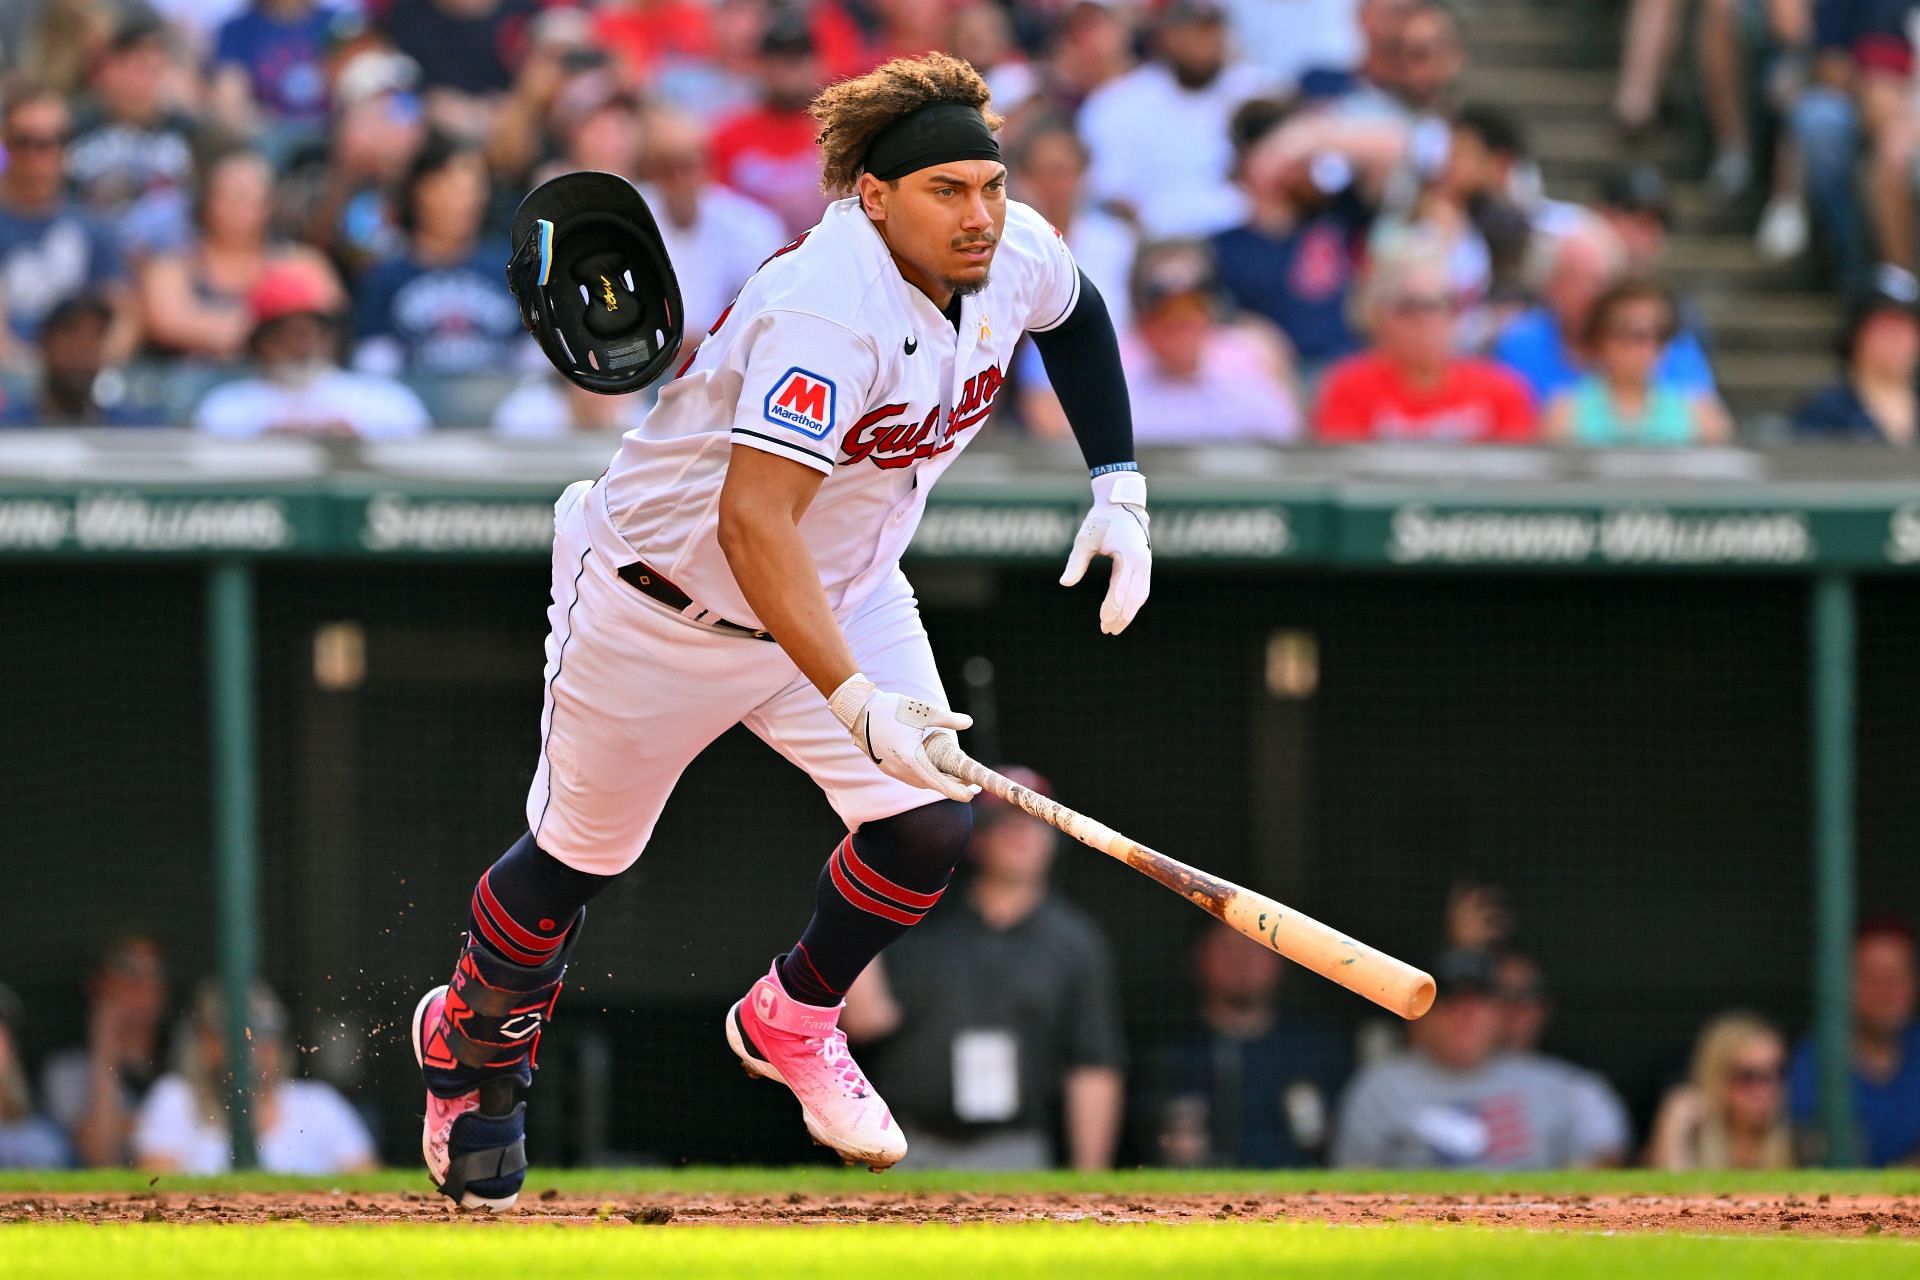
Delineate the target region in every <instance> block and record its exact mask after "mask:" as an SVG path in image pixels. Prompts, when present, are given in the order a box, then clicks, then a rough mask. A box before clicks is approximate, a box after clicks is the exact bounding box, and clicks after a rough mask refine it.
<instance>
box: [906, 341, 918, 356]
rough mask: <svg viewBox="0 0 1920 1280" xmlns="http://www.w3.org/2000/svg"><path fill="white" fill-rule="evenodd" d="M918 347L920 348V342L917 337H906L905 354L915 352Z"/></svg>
mask: <svg viewBox="0 0 1920 1280" xmlns="http://www.w3.org/2000/svg"><path fill="white" fill-rule="evenodd" d="M919 349H920V343H919V341H918V340H917V339H914V338H908V339H907V354H908V355H912V354H913V353H914V352H916V351H918V350H919Z"/></svg>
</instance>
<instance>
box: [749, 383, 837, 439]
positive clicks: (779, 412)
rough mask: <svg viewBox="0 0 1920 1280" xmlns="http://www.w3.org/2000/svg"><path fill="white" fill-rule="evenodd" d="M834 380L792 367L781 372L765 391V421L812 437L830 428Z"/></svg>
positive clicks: (820, 435) (815, 437)
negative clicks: (770, 387)
mask: <svg viewBox="0 0 1920 1280" xmlns="http://www.w3.org/2000/svg"><path fill="white" fill-rule="evenodd" d="M833 400H834V387H833V379H831V378H823V377H821V376H820V375H819V374H817V373H809V372H808V371H807V370H805V369H800V368H793V369H789V370H787V371H786V372H785V373H783V374H781V375H780V380H779V381H778V382H776V383H774V384H773V390H771V391H769V392H767V399H766V402H765V404H764V406H763V412H764V414H765V416H766V419H767V421H768V422H771V423H773V425H775V426H776V427H786V428H787V429H788V430H790V431H798V432H799V433H800V434H801V435H804V436H807V437H810V438H811V439H814V440H824V439H826V438H827V433H828V432H829V431H832V430H833Z"/></svg>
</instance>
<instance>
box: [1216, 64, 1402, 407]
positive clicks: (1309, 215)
mask: <svg viewBox="0 0 1920 1280" xmlns="http://www.w3.org/2000/svg"><path fill="white" fill-rule="evenodd" d="M1288 114H1289V112H1288V109H1287V108H1286V107H1285V106H1283V105H1282V104H1280V103H1278V102H1274V101H1272V100H1269V99H1264V98H1260V99H1255V100H1254V101H1252V102H1249V103H1247V104H1246V105H1244V106H1242V107H1241V108H1240V110H1239V111H1237V112H1235V113H1234V117H1233V121H1232V124H1231V126H1230V127H1231V131H1232V134H1233V143H1234V156H1235V168H1236V170H1237V176H1238V177H1239V180H1240V182H1241V184H1242V185H1243V186H1245V187H1246V188H1247V194H1248V201H1249V205H1250V209H1251V215H1250V217H1249V218H1248V220H1247V221H1246V222H1245V223H1242V224H1241V225H1240V226H1237V227H1229V228H1228V229H1227V230H1225V231H1220V232H1216V233H1215V234H1214V236H1213V238H1212V243H1213V253H1214V261H1215V263H1216V265H1217V269H1218V271H1219V276H1220V284H1221V286H1222V287H1223V288H1224V289H1225V290H1226V291H1227V293H1228V295H1229V296H1230V297H1231V298H1232V299H1233V302H1234V305H1235V306H1237V307H1239V308H1240V309H1241V310H1243V311H1249V312H1252V313H1253V314H1254V315H1258V316H1264V317H1266V318H1267V319H1268V320H1271V321H1273V323H1274V324H1275V325H1277V326H1279V328H1280V331H1281V332H1283V333H1285V334H1286V335H1287V340H1288V341H1289V342H1291V343H1292V344H1293V349H1294V352H1295V354H1297V355H1298V357H1299V359H1300V362H1301V364H1302V365H1303V366H1304V367H1305V368H1306V369H1308V370H1309V371H1311V370H1314V369H1318V368H1321V367H1324V366H1325V365H1327V364H1330V363H1332V362H1333V361H1335V360H1338V359H1339V358H1340V357H1342V356H1346V355H1351V354H1353V352H1355V351H1356V350H1358V349H1359V345H1360V344H1359V340H1358V339H1357V338H1356V337H1355V336H1354V333H1353V330H1352V328H1351V327H1350V326H1349V325H1348V323H1347V310H1348V306H1347V304H1348V298H1349V296H1350V295H1351V293H1352V291H1353V284H1354V280H1355V278H1356V276H1357V275H1358V269H1359V262H1360V257H1361V254H1362V253H1363V251H1364V249H1365V247H1366V238H1367V227H1368V225H1369V223H1370V222H1371V221H1372V218H1373V210H1372V207H1371V205H1370V203H1369V202H1368V201H1367V200H1366V199H1364V198H1363V197H1362V195H1361V194H1360V191H1359V188H1360V186H1361V185H1362V180H1361V177H1360V175H1358V174H1357V173H1356V171H1355V168H1354V166H1353V165H1352V164H1351V163H1349V162H1348V161H1347V160H1346V159H1345V157H1343V156H1341V155H1339V154H1337V153H1334V152H1328V153H1324V154H1322V155H1321V156H1320V157H1319V158H1318V159H1317V160H1316V161H1313V162H1303V163H1301V164H1297V165H1291V166H1288V168H1287V170H1286V171H1285V172H1284V173H1282V174H1280V175H1277V176H1276V177H1275V178H1274V179H1273V180H1270V181H1266V180H1263V181H1260V182H1254V181H1250V180H1249V175H1248V173H1247V169H1246V159H1247V155H1248V153H1249V152H1250V151H1252V150H1253V148H1254V147H1255V146H1257V145H1258V144H1259V143H1260V142H1261V141H1262V140H1263V139H1265V138H1266V137H1267V136H1268V135H1270V134H1271V133H1272V132H1273V131H1274V130H1275V129H1278V128H1280V127H1281V126H1282V125H1283V124H1284V123H1285V122H1286V120H1287V117H1288Z"/></svg>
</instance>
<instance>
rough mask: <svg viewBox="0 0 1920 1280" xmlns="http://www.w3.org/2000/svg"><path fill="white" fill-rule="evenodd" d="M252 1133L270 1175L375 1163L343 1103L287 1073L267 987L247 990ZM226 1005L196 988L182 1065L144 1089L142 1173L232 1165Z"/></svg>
mask: <svg viewBox="0 0 1920 1280" xmlns="http://www.w3.org/2000/svg"><path fill="white" fill-rule="evenodd" d="M250 1013H251V1016H250V1018H249V1019H248V1022H249V1029H250V1030H251V1031H252V1033H253V1034H252V1044H253V1064H252V1066H253V1080H254V1087H253V1133H254V1144H255V1146H256V1148H257V1149H258V1155H259V1163H260V1167H261V1168H262V1169H264V1170H266V1171H267V1172H269V1173H306V1174H322V1173H353V1172H358V1171H361V1170H365V1169H372V1168H375V1167H376V1166H377V1165H378V1163H379V1162H378V1160H377V1159H376V1157H375V1155H374V1149H373V1139H372V1138H371V1137H370V1136H369V1135H368V1133H367V1127H366V1125H365V1124H364V1123H362V1122H361V1119H360V1116H359V1114H358V1113H357V1112H355V1111H354V1109H353V1108H352V1106H350V1105H349V1104H348V1103H347V1100H346V1099H345V1098H343V1097H341V1096H340V1094H339V1093H338V1092H337V1091H336V1090H335V1089H334V1088H333V1087H332V1086H331V1085H327V1084H322V1083H321V1082H319V1081H317V1080H293V1079H289V1078H288V1067H289V1064H290V1059H291V1053H290V1048H289V1046H288V1044H287V1037H286V1026H287V1016H286V1011H285V1010H284V1009H283V1008H282V1007H281V1005H280V1002H279V1001H278V1000H276V999H274V996H273V993H272V992H271V991H269V990H267V988H266V987H265V986H256V987H255V988H254V992H253V1000H252V1009H251V1010H250ZM225 1028H226V1001H225V1000H224V999H223V998H222V996H221V991H220V987H219V985H218V984H217V983H215V982H213V981H212V980H209V981H207V982H203V983H201V985H200V989H199V992H198V994H197V995H196V996H195V998H194V1003H193V1012H192V1014H191V1015H190V1017H189V1019H188V1021H187V1023H186V1025H185V1026H184V1027H183V1029H182V1033H181V1036H180V1042H179V1046H178V1049H179V1052H178V1062H179V1069H178V1070H176V1071H173V1072H169V1073H168V1074H166V1075H164V1076H161V1077H160V1079H158V1080H156V1081H155V1082H154V1085H153V1088H152V1089H151V1090H149V1091H148V1093H147V1097H146V1101H145V1102H143V1103H142V1104H141V1107H140V1114H139V1117H138V1119H136V1120H135V1122H134V1129H133V1149H134V1154H135V1156H136V1158H137V1159H138V1161H139V1165H140V1167H141V1168H142V1169H154V1170H159V1171H164V1172H170V1173H224V1172H226V1171H227V1170H229V1169H231V1168H232V1167H233V1147H232V1144H231V1143H230V1142H229V1140H228V1130H227V1102H226V1091H227V1069H226V1034H225Z"/></svg>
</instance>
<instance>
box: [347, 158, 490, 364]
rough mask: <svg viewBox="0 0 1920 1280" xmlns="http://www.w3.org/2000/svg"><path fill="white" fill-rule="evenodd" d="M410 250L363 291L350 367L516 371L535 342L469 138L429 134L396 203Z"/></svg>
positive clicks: (374, 273)
mask: <svg viewBox="0 0 1920 1280" xmlns="http://www.w3.org/2000/svg"><path fill="white" fill-rule="evenodd" d="M399 205H400V208H399V213H400V219H401V223H402V226H403V227H404V228H405V230H406V232H407V247H406V248H405V249H404V250H403V251H402V252H401V253H399V254H398V255H396V256H394V257H392V258H389V259H388V260H387V261H385V262H382V263H380V264H379V265H378V266H376V267H374V268H373V269H372V270H371V271H369V272H368V273H367V275H366V276H365V278H364V279H362V280H361V281H360V283H359V286H358V288H357V291H356V292H357V294H358V298H357V303H356V306H355V311H354V333H355V336H356V338H357V340H358V344H359V345H358V347H357V348H356V350H355V352H354V358H353V363H354V366H355V367H356V368H358V369H359V370H361V371H362V372H364V373H379V374H387V375H394V374H398V373H401V372H403V371H405V372H410V373H425V374H469V373H480V372H486V371H492V372H496V373H498V372H511V371H512V368H513V366H514V364H515V362H516V361H515V357H516V353H518V352H524V351H525V350H526V349H527V346H528V340H527V337H526V332H525V330H524V329H523V328H522V326H521V323H520V309H519V307H518V306H517V305H516V304H515V303H514V300H513V295H512V294H511V293H509V292H508V291H507V281H506V275H505V273H504V272H503V271H502V270H501V269H500V264H501V263H503V262H505V261H506V260H507V258H508V257H509V256H510V255H509V253H508V250H507V247H506V246H505V245H498V244H491V243H489V242H488V241H487V240H486V239H485V238H484V237H483V235H482V231H481V224H482V221H483V219H484V217H485V214H486V207H487V166H486V160H485V159H484V158H483V157H482V156H481V154H480V152H479V151H478V150H476V149H475V148H474V147H473V146H471V145H470V144H466V143H462V142H456V141H454V140H453V139H451V138H448V137H446V136H444V135H437V134H436V135H434V136H432V137H430V138H429V139H428V140H427V142H426V144H425V145H424V146H423V147H422V148H421V150H420V154H419V155H418V156H417V157H416V158H415V159H414V162H413V165H412V167H411V169H410V170H409V172H408V174H407V179H406V182H405V184H404V189H403V191H402V192H401V195H400V199H399Z"/></svg>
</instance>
